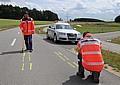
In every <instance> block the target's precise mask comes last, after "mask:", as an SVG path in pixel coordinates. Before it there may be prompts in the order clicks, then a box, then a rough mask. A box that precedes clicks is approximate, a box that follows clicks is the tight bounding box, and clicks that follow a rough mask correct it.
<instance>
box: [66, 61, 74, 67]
mask: <svg viewBox="0 0 120 85" xmlns="http://www.w3.org/2000/svg"><path fill="white" fill-rule="evenodd" d="M67 64H68V65H70V66H71V67H73V68H75V66H74V65H73V64H72V63H70V62H67Z"/></svg>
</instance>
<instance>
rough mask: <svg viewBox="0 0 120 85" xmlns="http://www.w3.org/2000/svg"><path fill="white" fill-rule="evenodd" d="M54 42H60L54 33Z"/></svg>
mask: <svg viewBox="0 0 120 85" xmlns="http://www.w3.org/2000/svg"><path fill="white" fill-rule="evenodd" d="M53 42H54V43H57V42H58V40H57V36H56V35H54V38H53Z"/></svg>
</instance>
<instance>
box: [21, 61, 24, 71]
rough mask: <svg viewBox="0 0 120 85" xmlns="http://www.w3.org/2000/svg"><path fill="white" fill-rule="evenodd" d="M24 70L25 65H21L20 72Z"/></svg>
mask: <svg viewBox="0 0 120 85" xmlns="http://www.w3.org/2000/svg"><path fill="white" fill-rule="evenodd" d="M24 68H25V64H24V63H23V64H22V67H21V70H22V71H24Z"/></svg>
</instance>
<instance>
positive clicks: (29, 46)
mask: <svg viewBox="0 0 120 85" xmlns="http://www.w3.org/2000/svg"><path fill="white" fill-rule="evenodd" d="M24 40H25V45H26V49H27V50H32V35H24Z"/></svg>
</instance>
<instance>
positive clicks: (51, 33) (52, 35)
mask: <svg viewBox="0 0 120 85" xmlns="http://www.w3.org/2000/svg"><path fill="white" fill-rule="evenodd" d="M54 31H55V27H54V25H52V26H49V29H48V35H49V37H50V38H53V37H54Z"/></svg>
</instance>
